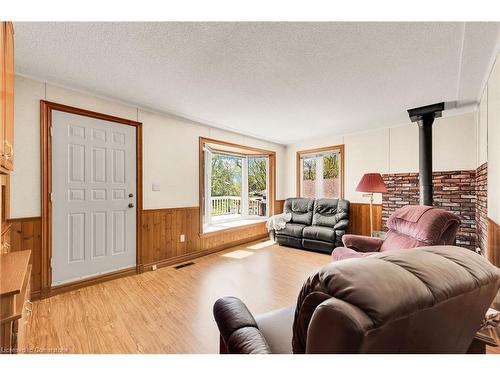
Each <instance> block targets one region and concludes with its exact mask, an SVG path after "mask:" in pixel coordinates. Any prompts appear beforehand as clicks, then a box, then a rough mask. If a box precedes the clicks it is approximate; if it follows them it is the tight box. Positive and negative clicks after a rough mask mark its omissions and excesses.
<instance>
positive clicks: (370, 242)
mask: <svg viewBox="0 0 500 375" xmlns="http://www.w3.org/2000/svg"><path fill="white" fill-rule="evenodd" d="M342 242H343V243H344V246H345V247H348V248H350V249H353V250H356V251H360V252H362V253H366V252H375V251H380V247H381V246H382V244H383V243H384V240H383V239H381V238H376V237H368V236H359V235H355V234H344V236H343V237H342Z"/></svg>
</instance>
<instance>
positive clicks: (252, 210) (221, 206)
mask: <svg viewBox="0 0 500 375" xmlns="http://www.w3.org/2000/svg"><path fill="white" fill-rule="evenodd" d="M210 203H211V208H212V216H221V215H241V213H242V212H241V210H242V204H241V197H232V196H221V197H210ZM248 215H250V216H266V201H265V199H263V198H261V197H252V198H249V199H248Z"/></svg>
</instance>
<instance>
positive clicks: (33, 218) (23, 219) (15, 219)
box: [7, 216, 42, 224]
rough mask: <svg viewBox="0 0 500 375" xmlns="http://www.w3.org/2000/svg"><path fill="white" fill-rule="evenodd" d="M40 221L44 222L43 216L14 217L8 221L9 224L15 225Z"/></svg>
mask: <svg viewBox="0 0 500 375" xmlns="http://www.w3.org/2000/svg"><path fill="white" fill-rule="evenodd" d="M38 220H42V218H41V216H31V217H13V218H10V219H8V220H7V223H9V224H14V223H24V222H26V221H38Z"/></svg>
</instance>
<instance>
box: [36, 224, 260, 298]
mask: <svg viewBox="0 0 500 375" xmlns="http://www.w3.org/2000/svg"><path fill="white" fill-rule="evenodd" d="M264 238H267V234H262V235H257V236H252V237H249V238H245V239H242V240H238V241H234V242H230V243H227V244H223V245H220V246H216V247H214V248H211V249H207V250H203V251H200V252H196V253H192V254H186V255H182V256H178V257H174V258H170V259H165V260H162V261H160V262H156V263H149V264H138V265H137V266H136V267H130V268H127V269H124V270H119V271H115V272H110V273H107V274H105V275H100V276H97V277H92V278H89V279H85V280H81V281H75V282H72V283H68V284H64V285H58V286H54V287H51V288H48V289H46V290H43V291H35V292H33V293H31V299H32V300H34V301H36V300H41V299H45V298H49V297H53V296H56V295H58V294H62V293H67V292H71V291H74V290H78V289H81V288H85V287H87V286H91V285H95V284H100V283H103V282H106V281H111V280H115V279H119V278H122V277H126V276H133V275H136V274H139V273H142V272H147V271H152V266H153V265H156V267H157V268H162V267H168V266H172V265H175V264H178V263H183V262H186V261H189V260H193V259H197V258H200V257H203V256H206V255H210V254H214V253H217V252H220V251H224V250H226V249H229V248H231V247H234V246H238V245H241V244H244V243H247V242H253V241H258V240H261V239H264Z"/></svg>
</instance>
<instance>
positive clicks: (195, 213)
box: [140, 207, 268, 271]
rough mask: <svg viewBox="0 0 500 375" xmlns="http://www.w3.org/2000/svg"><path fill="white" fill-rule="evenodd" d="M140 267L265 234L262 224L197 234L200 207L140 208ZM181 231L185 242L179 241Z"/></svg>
mask: <svg viewBox="0 0 500 375" xmlns="http://www.w3.org/2000/svg"><path fill="white" fill-rule="evenodd" d="M141 228H142V243H141V255H140V267H141V270H142V271H144V270H148V269H151V267H152V266H153V265H157V266H158V267H161V266H167V265H170V264H174V263H179V262H183V261H186V260H190V259H193V258H196V257H199V256H203V255H207V254H210V253H213V252H216V251H220V250H224V249H227V248H229V247H232V246H236V245H239V244H242V243H245V242H250V241H254V240H258V239H261V238H265V237H267V235H268V234H267V230H266V228H265V223H264V222H261V223H258V224H251V225H246V226H241V227H237V228H231V229H226V230H224V231H218V232H212V233H206V234H200V224H199V208H198V207H187V208H168V209H155V210H143V211H142V225H141ZM181 234H184V236H185V241H184V242H180V236H181Z"/></svg>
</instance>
